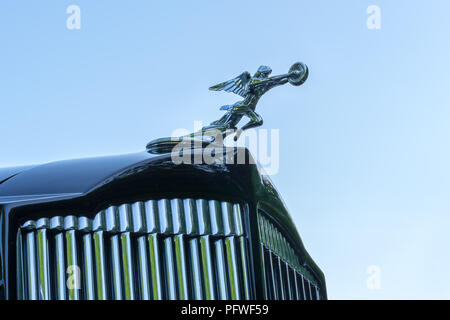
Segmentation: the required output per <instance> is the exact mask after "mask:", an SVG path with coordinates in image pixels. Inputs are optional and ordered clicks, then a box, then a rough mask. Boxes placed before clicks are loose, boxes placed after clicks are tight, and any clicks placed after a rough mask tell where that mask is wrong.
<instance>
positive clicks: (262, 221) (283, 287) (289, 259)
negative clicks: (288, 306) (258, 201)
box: [258, 212, 320, 300]
mask: <svg viewBox="0 0 450 320" xmlns="http://www.w3.org/2000/svg"><path fill="white" fill-rule="evenodd" d="M258 227H259V234H260V242H261V255H262V257H263V265H264V279H265V291H266V292H265V294H266V298H267V299H270V300H320V293H319V288H318V286H317V284H316V282H315V281H314V280H313V279H314V278H313V277H312V276H311V275H310V273H309V272H308V271H307V270H306V269H305V268H304V267H303V266H302V265H301V264H300V261H299V259H298V256H297V255H296V254H295V251H294V249H293V248H292V246H291V245H290V243H289V242H288V241H287V239H286V238H285V237H284V236H283V235H282V233H281V232H280V231H279V230H278V228H277V227H276V226H275V225H274V224H273V223H271V222H270V221H269V220H268V219H267V218H266V217H265V216H264V213H262V212H258Z"/></svg>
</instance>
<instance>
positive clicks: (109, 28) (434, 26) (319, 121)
mask: <svg viewBox="0 0 450 320" xmlns="http://www.w3.org/2000/svg"><path fill="white" fill-rule="evenodd" d="M71 4H75V5H78V6H80V8H81V29H80V30H68V29H67V28H66V19H67V17H68V15H67V14H66V8H67V7H68V6H69V5H71ZM373 4H375V5H378V6H379V7H380V8H381V23H382V24H381V29H380V30H368V29H367V27H366V19H367V17H368V15H367V13H366V8H367V7H368V6H369V5H373ZM449 12H450V2H448V1H446V0H440V1H439V0H434V1H413V0H409V1H407V0H397V1H387V0H349V1H345V2H343V1H332V0H327V1H325V0H317V1H299V0H297V1H276V2H275V1H261V0H259V1H245V2H243V1H233V0H229V1H133V2H129V1H128V2H126V1H121V2H119V1H114V2H112V1H101V0H96V1H87V0H72V1H62V0H61V1H39V2H38V1H33V2H30V1H23V0H22V1H20V0H14V1H13V0H3V1H2V2H1V4H0V43H1V49H0V88H1V91H0V92H1V94H0V108H1V117H0V119H1V126H0V150H2V151H1V153H0V166H2V167H4V166H15V165H21V164H34V163H44V162H49V161H54V160H61V159H68V158H78V157H90V156H97V155H107V154H120V153H129V152H137V151H141V150H143V149H144V147H145V144H146V143H147V142H148V141H149V140H151V139H154V138H157V137H162V136H167V135H170V134H171V132H172V130H173V129H176V128H188V129H189V128H191V127H192V125H193V122H194V121H195V120H202V121H204V122H205V123H206V122H209V121H212V120H215V119H217V118H218V117H219V116H220V115H221V112H220V111H219V110H218V107H219V106H221V105H223V104H229V103H232V102H235V101H236V98H235V97H232V96H231V95H230V94H223V93H214V92H210V91H208V90H207V89H208V87H209V86H210V85H213V84H216V83H218V82H221V81H225V80H228V79H230V78H232V77H234V76H236V75H238V74H240V73H241V72H242V71H244V70H248V71H250V72H254V71H255V70H256V69H257V67H258V66H259V65H261V64H266V65H270V66H271V67H272V69H273V71H274V74H277V73H284V72H286V71H287V69H288V68H289V67H290V65H291V64H292V63H293V62H295V61H298V60H300V61H304V62H305V63H307V64H308V66H309V68H310V77H309V79H308V81H307V82H306V83H305V84H304V85H303V86H302V87H299V88H297V87H295V88H294V87H292V86H284V87H281V88H277V89H275V90H273V91H271V92H270V93H268V94H267V95H266V96H264V97H263V98H262V99H261V102H260V104H259V105H258V110H257V111H258V113H260V114H261V115H262V116H263V117H264V119H265V122H264V126H263V127H264V128H266V129H273V128H276V129H280V141H281V145H280V170H279V172H278V174H276V175H275V176H273V177H272V180H273V181H274V183H275V185H276V186H277V188H278V190H279V191H280V193H281V194H282V195H283V197H284V200H285V202H286V204H287V206H288V208H289V210H290V212H291V214H292V216H293V218H294V220H295V222H296V224H297V227H298V229H299V232H300V234H301V236H302V238H303V241H304V243H305V245H306V247H307V249H308V250H309V251H310V253H311V255H312V256H313V257H314V259H315V260H316V261H317V263H318V264H319V265H320V266H321V268H322V269H323V271H324V272H325V275H326V278H327V285H328V293H329V298H332V299H347V298H356V299H392V298H398V299H408V298H447V299H448V298H450V274H449V273H448V270H449V269H450V255H449V249H448V248H449V244H450V234H449V232H448V230H449V227H450V217H449V211H450V197H449V194H450V182H449V181H450V170H449V165H448V164H449V163H450V151H449V138H450V126H449V124H448V123H449V119H450V109H449V106H450V95H449V88H450V80H449V76H448V75H449V71H450V63H449V62H448V57H449V56H450V55H449V42H448V31H449V30H450V19H449V18H448V14H449ZM370 265H377V266H379V267H380V270H381V288H380V289H379V290H369V289H368V288H367V286H366V280H367V277H368V274H367V273H366V269H367V267H368V266H370Z"/></svg>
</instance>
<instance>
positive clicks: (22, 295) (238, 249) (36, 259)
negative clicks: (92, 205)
mask: <svg viewBox="0 0 450 320" xmlns="http://www.w3.org/2000/svg"><path fill="white" fill-rule="evenodd" d="M245 210H246V207H245V206H242V205H240V204H237V203H230V202H221V201H216V200H205V199H161V200H149V201H144V202H135V203H130V204H122V205H118V206H110V207H108V208H107V209H106V210H103V211H101V212H99V213H98V214H96V215H95V217H94V218H93V219H90V218H87V217H85V216H79V217H76V216H65V217H62V216H55V217H52V218H41V219H38V220H30V221H27V222H25V223H23V224H22V225H21V227H20V228H19V230H18V232H17V255H16V256H17V292H18V297H17V298H18V299H32V300H47V299H61V300H79V299H89V300H95V299H99V300H107V299H117V300H121V299H130V300H133V299H155V300H157V299H251V298H254V292H253V289H252V285H251V281H250V271H249V265H248V254H249V251H248V250H249V244H248V239H247V232H246V224H247V223H246V222H245V221H247V220H246V216H245V214H246V213H245Z"/></svg>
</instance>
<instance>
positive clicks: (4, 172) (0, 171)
mask: <svg viewBox="0 0 450 320" xmlns="http://www.w3.org/2000/svg"><path fill="white" fill-rule="evenodd" d="M33 167H35V166H21V167H9V168H0V184H2V183H3V182H5V181H6V180H8V179H10V178H11V177H14V176H15V175H17V174H19V173H21V172H23V171H25V170H28V169H31V168H33Z"/></svg>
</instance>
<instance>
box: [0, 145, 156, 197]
mask: <svg viewBox="0 0 450 320" xmlns="http://www.w3.org/2000/svg"><path fill="white" fill-rule="evenodd" d="M154 157H155V155H152V154H149V153H147V152H139V153H133V154H126V155H118V156H107V157H97V158H87V159H76V160H66V161H57V162H51V163H47V164H43V165H38V166H28V167H15V168H4V169H0V202H1V199H2V198H12V197H24V196H30V197H35V196H37V195H40V196H42V195H53V194H75V193H85V192H87V191H88V190H90V189H91V188H92V187H94V186H95V185H97V184H99V183H101V182H102V181H104V180H105V179H107V178H109V177H110V176H112V175H114V174H115V173H117V172H120V171H122V170H124V169H126V168H128V167H130V166H133V165H135V164H137V163H139V162H142V161H146V160H148V159H151V158H154Z"/></svg>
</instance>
